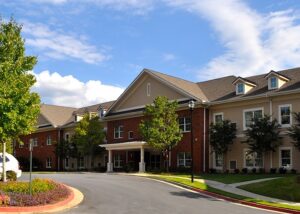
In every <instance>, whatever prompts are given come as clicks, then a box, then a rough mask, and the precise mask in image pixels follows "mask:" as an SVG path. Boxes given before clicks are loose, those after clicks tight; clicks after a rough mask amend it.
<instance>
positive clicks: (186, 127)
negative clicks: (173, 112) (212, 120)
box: [179, 117, 191, 132]
mask: <svg viewBox="0 0 300 214" xmlns="http://www.w3.org/2000/svg"><path fill="white" fill-rule="evenodd" d="M179 128H180V130H181V131H182V132H189V131H191V118H190V117H180V118H179Z"/></svg>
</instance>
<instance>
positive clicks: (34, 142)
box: [29, 138, 38, 147]
mask: <svg viewBox="0 0 300 214" xmlns="http://www.w3.org/2000/svg"><path fill="white" fill-rule="evenodd" d="M29 142H30V143H32V146H34V147H37V146H38V139H37V138H31V139H30V140H29Z"/></svg>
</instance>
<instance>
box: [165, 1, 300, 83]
mask: <svg viewBox="0 0 300 214" xmlns="http://www.w3.org/2000/svg"><path fill="white" fill-rule="evenodd" d="M165 2H166V3H167V4H168V5H170V6H172V7H175V8H180V9H184V10H187V11H189V12H192V13H195V14H197V15H199V16H201V17H203V18H204V19H207V20H208V21H209V22H210V24H211V25H212V27H213V29H214V30H215V31H216V34H217V36H218V38H219V39H220V42H221V45H222V46H224V47H225V52H224V53H223V54H222V55H220V56H217V57H215V58H214V59H212V60H211V61H210V62H208V63H207V65H206V66H205V67H204V68H203V69H201V70H200V71H199V78H200V79H207V78H215V77H220V76H226V75H231V74H235V75H240V76H250V75H254V74H259V73H265V72H268V71H269V70H271V69H274V70H279V69H284V68H290V67H295V66H299V65H300V40H299V38H300V25H299V24H297V23H296V22H295V21H296V20H298V19H299V17H297V16H295V11H293V10H286V11H277V12H272V13H269V14H261V13H258V12H257V11H255V10H253V9H251V8H250V7H249V6H248V5H247V4H246V3H245V1H240V0H202V1H198V0H165Z"/></svg>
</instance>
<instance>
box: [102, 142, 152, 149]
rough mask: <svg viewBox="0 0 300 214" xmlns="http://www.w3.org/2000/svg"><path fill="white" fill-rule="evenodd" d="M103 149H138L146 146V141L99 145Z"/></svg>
mask: <svg viewBox="0 0 300 214" xmlns="http://www.w3.org/2000/svg"><path fill="white" fill-rule="evenodd" d="M100 146H101V147H104V148H105V149H106V150H126V149H139V148H141V147H142V146H147V142H146V141H131V142H125V143H110V144H103V145H100Z"/></svg>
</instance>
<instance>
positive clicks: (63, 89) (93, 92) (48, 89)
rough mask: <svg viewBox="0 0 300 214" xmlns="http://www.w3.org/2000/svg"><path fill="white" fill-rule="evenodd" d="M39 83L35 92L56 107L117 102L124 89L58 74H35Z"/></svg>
mask: <svg viewBox="0 0 300 214" xmlns="http://www.w3.org/2000/svg"><path fill="white" fill-rule="evenodd" d="M33 74H34V75H35V77H36V80H37V82H36V83H35V85H34V87H33V91H36V92H38V93H39V94H40V95H41V97H42V98H43V101H46V102H47V103H52V104H56V105H65V106H74V107H81V106H87V105H91V104H95V103H101V102H105V101H110V100H115V99H117V98H118V97H119V95H120V94H121V93H122V92H123V91H124V89H123V88H121V87H118V86H113V85H105V84H103V83H101V82H100V81H98V80H89V81H88V82H82V81H80V80H78V79H76V78H75V77H73V76H72V75H68V76H62V75H60V74H59V73H57V72H53V73H51V72H49V71H42V72H41V73H33Z"/></svg>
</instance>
